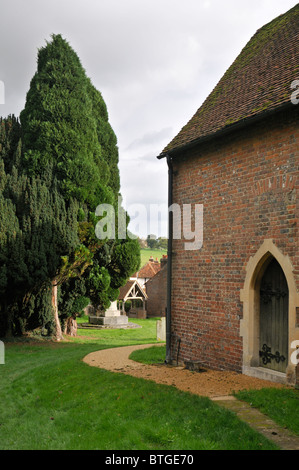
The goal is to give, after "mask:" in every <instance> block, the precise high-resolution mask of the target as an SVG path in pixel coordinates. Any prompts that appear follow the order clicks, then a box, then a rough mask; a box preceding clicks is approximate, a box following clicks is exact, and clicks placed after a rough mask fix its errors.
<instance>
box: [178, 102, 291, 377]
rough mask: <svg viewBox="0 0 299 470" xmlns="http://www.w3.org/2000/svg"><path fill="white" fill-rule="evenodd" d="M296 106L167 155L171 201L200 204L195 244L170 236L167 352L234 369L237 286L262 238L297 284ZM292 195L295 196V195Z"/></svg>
mask: <svg viewBox="0 0 299 470" xmlns="http://www.w3.org/2000/svg"><path fill="white" fill-rule="evenodd" d="M298 111H299V105H298V107H296V106H294V108H293V110H292V112H290V113H289V114H285V113H282V114H279V115H277V116H276V117H275V118H273V117H272V118H270V119H268V120H267V121H265V122H263V123H259V124H254V125H251V126H250V127H248V128H247V129H246V130H242V131H238V132H235V133H234V134H233V135H231V136H226V137H222V138H221V139H217V140H216V139H215V140H214V142H213V143H210V144H208V143H207V144H205V145H202V146H200V147H197V148H195V149H193V150H189V151H188V153H185V154H183V155H180V156H178V158H177V159H174V182H173V199H174V200H173V202H174V203H178V204H190V203H192V204H195V203H196V204H203V206H204V213H203V246H202V248H201V249H200V250H197V251H185V250H184V241H182V240H174V242H173V252H174V254H173V272H172V311H171V315H172V320H171V322H172V357H173V358H175V357H176V354H177V351H176V347H177V346H176V345H177V338H178V337H179V338H180V339H181V346H180V358H179V359H180V360H181V361H183V360H188V359H192V360H200V361H202V363H203V364H205V365H206V366H207V367H211V368H215V369H229V370H235V371H238V372H241V368H242V338H241V337H240V331H239V327H240V319H241V318H242V316H243V304H242V303H241V302H240V289H242V288H243V285H244V280H245V267H246V265H247V263H248V260H249V258H250V256H252V255H254V254H255V253H256V251H257V250H258V248H259V247H260V246H261V244H262V243H263V241H264V240H265V239H269V238H272V239H273V241H274V243H276V245H277V246H278V248H279V249H280V250H281V251H282V252H283V254H285V255H286V254H288V255H289V257H290V259H291V261H292V263H293V266H294V268H295V269H294V275H295V278H296V282H297V286H298V289H299V250H298V197H297V198H296V193H297V196H298V188H299V174H298V163H299V154H298V148H299V126H298ZM296 201H297V202H296Z"/></svg>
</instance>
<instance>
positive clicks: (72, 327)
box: [65, 316, 78, 336]
mask: <svg viewBox="0 0 299 470" xmlns="http://www.w3.org/2000/svg"><path fill="white" fill-rule="evenodd" d="M77 328H78V326H77V320H76V317H75V316H72V317H69V318H68V319H67V321H66V325H65V333H66V334H67V335H69V336H77Z"/></svg>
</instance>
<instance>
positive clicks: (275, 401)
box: [237, 388, 299, 435]
mask: <svg viewBox="0 0 299 470" xmlns="http://www.w3.org/2000/svg"><path fill="white" fill-rule="evenodd" d="M237 398H239V399H240V400H243V401H246V402H248V403H250V404H251V405H252V406H254V407H255V408H258V409H259V410H260V411H261V412H262V413H265V414H266V415H268V416H269V417H270V418H272V419H273V421H275V422H276V423H278V424H280V425H281V426H285V427H287V428H288V429H289V430H290V431H292V432H293V433H294V434H298V435H299V390H294V389H285V390H278V389H275V388H272V389H269V388H268V389H263V390H255V391H251V390H248V391H242V392H239V393H238V394H237Z"/></svg>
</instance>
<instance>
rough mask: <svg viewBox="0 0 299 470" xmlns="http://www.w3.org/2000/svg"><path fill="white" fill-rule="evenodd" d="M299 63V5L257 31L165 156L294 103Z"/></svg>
mask: <svg viewBox="0 0 299 470" xmlns="http://www.w3.org/2000/svg"><path fill="white" fill-rule="evenodd" d="M297 35H298V38H297ZM298 63H299V3H298V4H297V5H295V6H294V7H293V8H291V9H290V10H289V11H288V12H286V13H284V14H282V15H279V16H278V17H276V18H274V19H273V20H272V21H270V22H269V23H267V24H265V25H264V26H262V27H261V28H259V29H258V30H257V31H256V32H255V34H254V35H253V36H252V37H251V39H250V40H249V41H248V42H247V44H246V45H245V46H244V47H243V49H242V50H241V52H240V53H239V54H238V56H237V57H236V59H235V60H234V61H233V63H232V64H231V65H230V67H229V68H228V69H227V70H226V72H225V73H224V75H223V76H222V77H221V79H220V80H219V81H218V83H217V84H216V86H215V87H214V88H213V90H212V91H211V93H210V94H209V95H208V96H207V98H206V99H205V100H204V102H203V103H202V105H201V106H200V108H199V109H198V110H197V111H196V113H195V114H194V115H193V116H192V117H191V119H190V120H189V121H188V122H187V124H186V125H185V126H184V127H183V128H182V129H181V131H180V132H179V133H178V134H177V136H176V137H174V139H172V141H171V142H170V143H169V144H168V145H167V146H166V147H165V149H164V150H163V153H162V156H163V155H164V153H168V152H171V151H172V150H176V149H179V148H181V147H184V146H185V145H186V144H190V143H191V142H192V141H197V140H200V138H202V137H205V136H208V135H213V134H215V133H216V132H218V131H219V130H220V129H224V128H229V126H231V125H233V124H234V125H235V124H236V123H237V122H239V121H244V120H245V119H247V118H249V117H252V116H255V115H258V114H261V113H263V112H264V111H266V110H269V109H276V108H279V107H280V106H281V105H282V104H283V103H286V102H288V101H290V95H291V91H290V90H291V89H290V85H291V82H292V81H293V80H294V79H296V78H299V69H298ZM277 71H279V73H277Z"/></svg>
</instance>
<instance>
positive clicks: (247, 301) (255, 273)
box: [240, 239, 299, 385]
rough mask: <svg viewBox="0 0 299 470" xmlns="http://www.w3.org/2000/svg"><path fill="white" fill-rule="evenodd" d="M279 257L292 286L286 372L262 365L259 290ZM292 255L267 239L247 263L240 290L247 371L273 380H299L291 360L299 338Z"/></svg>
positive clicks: (298, 302) (298, 301)
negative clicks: (266, 271) (271, 264)
mask: <svg viewBox="0 0 299 470" xmlns="http://www.w3.org/2000/svg"><path fill="white" fill-rule="evenodd" d="M273 258H275V259H276V260H277V261H278V263H279V264H280V266H281V268H282V270H283V272H284V275H285V277H286V280H287V284H288V289H289V357H288V366H287V370H286V373H281V372H276V371H273V370H270V369H265V368H264V367H259V308H260V307H259V305H260V298H259V291H260V283H261V279H262V276H263V274H264V272H265V269H266V268H267V266H268V264H269V263H270V261H271V260H272V259H273ZM293 269H294V268H293V266H292V263H291V261H290V258H289V257H288V256H287V255H284V254H283V253H282V252H281V251H280V250H279V249H278V248H277V246H276V245H275V244H274V243H273V240H271V239H269V240H264V242H263V244H262V245H261V247H260V248H259V250H258V251H257V252H256V254H255V255H254V256H252V257H251V258H250V259H249V261H248V263H247V266H246V277H245V282H244V287H243V289H241V292H240V300H241V302H243V318H242V320H241V322H240V336H242V337H243V374H245V375H250V376H253V377H259V378H263V379H267V380H271V381H273V382H280V383H287V384H290V385H295V383H296V364H293V363H292V361H291V359H290V358H291V354H292V352H293V351H294V349H292V348H291V345H292V342H294V341H298V340H299V328H298V327H297V326H296V308H298V307H299V292H298V291H297V288H296V283H295V279H294V275H293Z"/></svg>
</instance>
